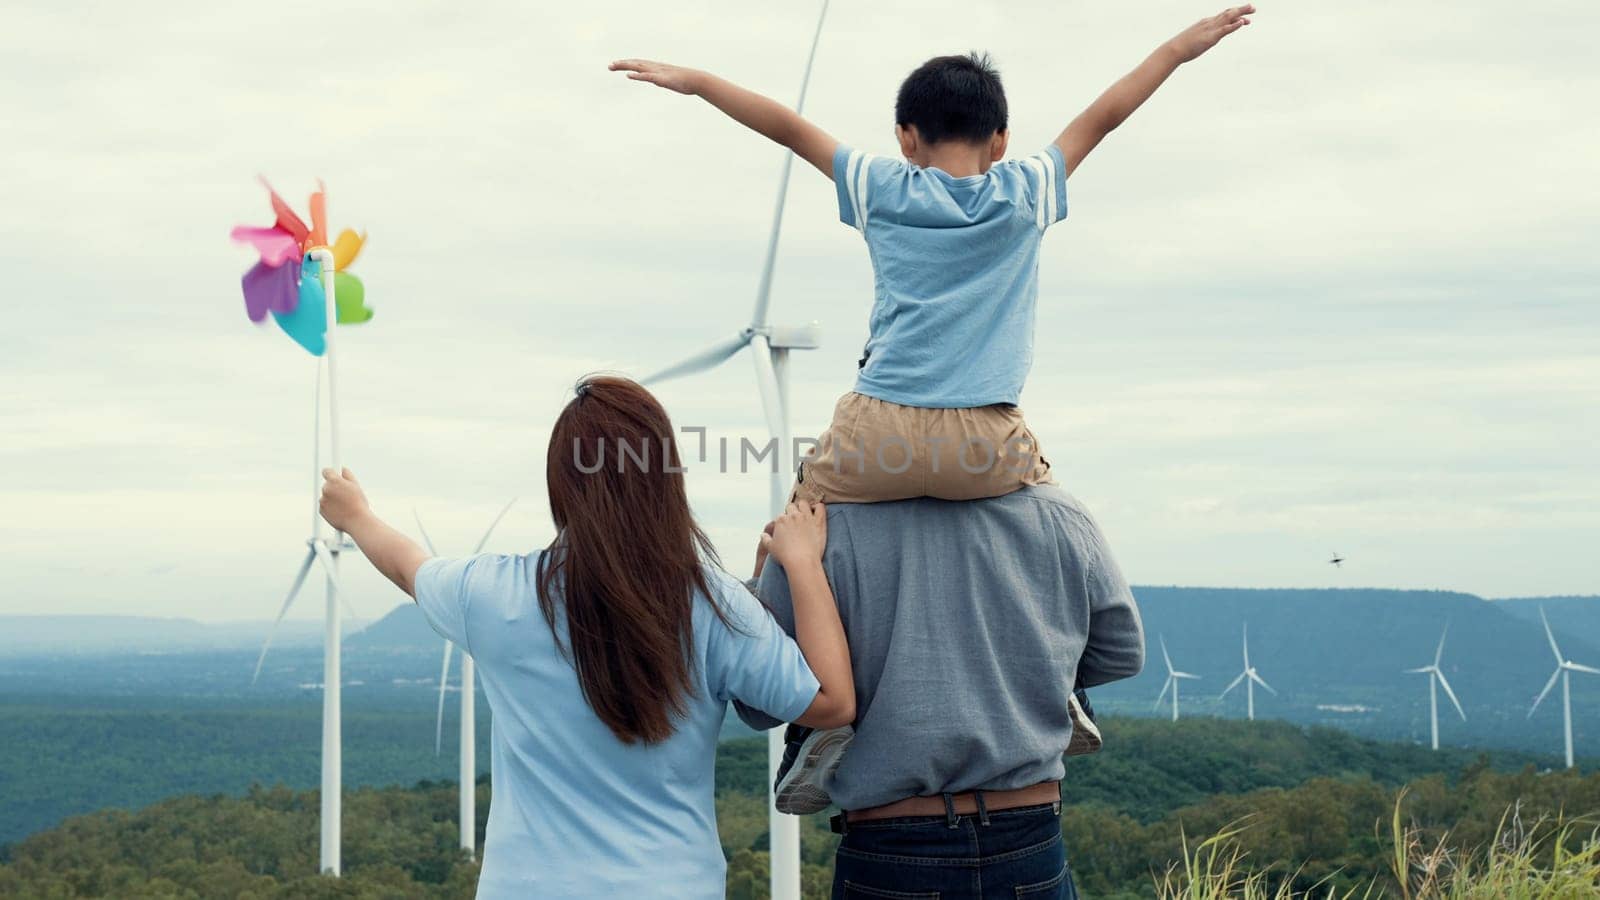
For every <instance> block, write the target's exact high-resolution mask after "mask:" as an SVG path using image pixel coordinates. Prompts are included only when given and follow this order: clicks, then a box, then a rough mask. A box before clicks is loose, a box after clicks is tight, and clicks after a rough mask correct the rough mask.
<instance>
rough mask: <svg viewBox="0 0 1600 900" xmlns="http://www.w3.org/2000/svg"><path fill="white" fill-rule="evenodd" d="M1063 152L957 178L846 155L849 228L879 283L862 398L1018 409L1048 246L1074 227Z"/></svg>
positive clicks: (839, 173) (843, 206) (844, 206)
mask: <svg viewBox="0 0 1600 900" xmlns="http://www.w3.org/2000/svg"><path fill="white" fill-rule="evenodd" d="M1066 168H1067V167H1066V161H1065V160H1064V159H1063V158H1062V156H1061V150H1060V149H1059V148H1057V147H1056V146H1055V145H1054V144H1051V145H1050V146H1049V147H1046V148H1045V150H1044V151H1043V152H1042V153H1038V154H1035V155H1034V156H1030V157H1028V158H1027V159H1018V160H1006V161H1004V162H999V163H995V164H994V165H993V166H991V167H990V168H989V171H987V172H985V173H983V174H982V175H969V176H965V177H960V178H958V177H956V176H954V175H951V174H949V173H947V172H945V171H943V170H941V169H924V168H920V167H918V166H914V165H912V164H910V163H907V162H904V161H902V160H897V159H887V158H884V157H877V156H873V155H871V154H868V153H861V152H859V151H856V150H851V149H850V148H848V147H845V146H840V147H839V148H838V150H837V151H835V152H834V155H833V181H834V185H835V186H836V187H837V188H838V193H839V219H840V220H841V221H843V222H844V223H845V224H846V225H850V226H853V227H855V228H857V229H859V230H860V231H861V234H862V235H863V236H864V237H865V238H866V241H867V251H868V252H869V253H870V254H871V256H872V273H873V280H874V282H875V290H874V297H873V301H872V315H871V318H870V320H869V323H868V325H869V329H870V331H869V336H868V338H867V349H866V355H865V361H864V363H863V365H862V368H861V372H860V374H859V375H857V377H856V390H857V391H858V392H860V393H863V394H866V395H867V396H869V397H877V398H878V399H879V400H887V401H889V402H890V403H898V404H900V405H902V406H921V407H931V408H947V409H948V408H969V407H974V406H988V405H990V404H992V403H1016V402H1017V401H1018V399H1019V398H1020V397H1021V396H1022V384H1023V382H1024V381H1026V380H1027V377H1028V369H1029V368H1030V367H1031V366H1032V365H1033V321H1034V307H1035V306H1036V305H1037V303H1038V299H1039V244H1040V242H1041V240H1042V239H1043V237H1044V232H1045V229H1046V228H1048V227H1050V225H1051V224H1052V223H1055V222H1059V221H1061V220H1062V219H1064V218H1066V216H1067V176H1066Z"/></svg>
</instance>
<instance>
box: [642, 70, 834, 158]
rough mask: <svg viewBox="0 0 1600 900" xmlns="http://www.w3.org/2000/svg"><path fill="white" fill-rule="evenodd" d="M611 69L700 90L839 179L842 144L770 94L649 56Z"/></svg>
mask: <svg viewBox="0 0 1600 900" xmlns="http://www.w3.org/2000/svg"><path fill="white" fill-rule="evenodd" d="M611 71H613V72H627V73H628V77H629V78H631V79H633V80H634V81H647V82H649V83H650V84H653V85H656V86H658V87H664V88H666V89H667V90H669V91H677V92H678V93H680V94H694V95H696V96H698V97H700V98H702V99H704V100H705V101H706V102H707V103H710V104H711V105H712V106H715V107H716V108H717V109H720V110H722V111H723V112H725V113H727V114H728V117H729V118H731V119H733V120H734V121H735V122H738V123H739V124H741V125H743V126H745V127H746V128H749V129H750V130H751V131H754V132H757V133H758V134H762V135H765V136H766V137H768V138H771V139H772V140H774V141H776V142H778V143H780V144H782V145H784V146H785V147H788V148H789V149H791V150H793V151H794V152H795V155H796V156H798V157H800V158H801V159H803V160H805V161H806V162H808V163H810V164H812V165H813V166H816V168H817V171H819V172H821V173H822V174H824V175H826V176H828V178H829V180H832V178H833V151H834V150H835V149H837V148H838V146H839V142H838V141H836V140H834V139H833V137H832V136H831V135H829V134H828V133H827V132H826V131H823V130H822V129H821V128H818V127H817V126H815V125H813V124H811V123H810V122H808V121H806V119H805V117H804V116H801V115H800V114H799V113H797V112H795V111H794V110H792V109H790V108H789V107H787V106H784V105H783V104H782V103H779V102H778V101H776V100H773V99H772V98H770V97H763V96H762V95H760V94H758V93H756V92H755V91H750V90H745V89H744V88H742V87H739V86H738V85H736V84H734V83H733V82H731V81H727V80H725V79H722V78H718V77H717V76H715V75H712V74H711V73H710V72H702V71H700V70H699V69H686V68H684V67H682V66H674V65H669V64H667V63H659V62H652V61H651V60H648V59H619V60H617V61H616V62H614V63H612V64H611Z"/></svg>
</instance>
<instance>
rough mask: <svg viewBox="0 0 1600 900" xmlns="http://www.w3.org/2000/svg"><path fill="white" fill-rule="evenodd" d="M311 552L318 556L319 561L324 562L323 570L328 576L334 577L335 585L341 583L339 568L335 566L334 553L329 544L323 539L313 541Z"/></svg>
mask: <svg viewBox="0 0 1600 900" xmlns="http://www.w3.org/2000/svg"><path fill="white" fill-rule="evenodd" d="M311 552H312V553H313V554H314V555H315V556H316V557H317V562H320V563H322V571H324V572H326V573H327V575H328V577H329V578H331V579H333V582H334V585H335V587H336V588H337V586H338V583H339V570H338V569H336V568H334V565H333V553H331V552H330V551H329V550H328V545H327V544H324V543H323V542H321V541H313V542H312V544H311Z"/></svg>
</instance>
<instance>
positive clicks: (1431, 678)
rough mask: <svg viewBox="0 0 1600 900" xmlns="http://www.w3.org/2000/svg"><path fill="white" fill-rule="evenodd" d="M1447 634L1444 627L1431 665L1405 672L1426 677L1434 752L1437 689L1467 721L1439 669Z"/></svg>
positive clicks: (1448, 630) (1447, 628) (1437, 719)
mask: <svg viewBox="0 0 1600 900" xmlns="http://www.w3.org/2000/svg"><path fill="white" fill-rule="evenodd" d="M1449 633H1450V626H1449V625H1445V626H1444V631H1443V632H1442V633H1441V634H1440V635H1439V646H1438V648H1437V649H1435V650H1434V651H1433V665H1431V666H1423V667H1421V668H1418V669H1407V670H1406V674H1408V675H1427V676H1428V714H1429V716H1430V718H1431V719H1432V721H1433V749H1435V750H1437V749H1439V688H1441V687H1442V688H1444V692H1445V695H1446V696H1448V697H1449V698H1450V702H1451V703H1452V704H1454V705H1455V708H1456V714H1457V715H1459V716H1460V717H1461V721H1463V722H1465V721H1466V720H1467V714H1466V712H1465V711H1464V710H1462V708H1461V701H1460V700H1457V699H1456V692H1455V691H1452V690H1450V682H1448V681H1446V680H1445V677H1444V670H1443V669H1441V668H1439V660H1440V659H1442V658H1443V657H1444V639H1445V635H1448V634H1449ZM1530 715H1531V714H1530Z"/></svg>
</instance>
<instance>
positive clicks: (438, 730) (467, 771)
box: [411, 497, 517, 857]
mask: <svg viewBox="0 0 1600 900" xmlns="http://www.w3.org/2000/svg"><path fill="white" fill-rule="evenodd" d="M516 502H517V500H516V498H515V497H513V498H511V501H510V502H508V503H507V504H506V505H505V506H504V507H502V508H501V510H500V514H499V515H498V516H495V517H494V521H493V522H490V523H489V528H488V530H486V531H484V533H483V537H482V538H480V539H479V540H478V546H476V547H474V548H472V554H473V555H474V556H476V555H478V554H479V553H482V552H483V547H484V545H485V544H487V543H489V536H490V535H492V534H494V529H495V527H496V526H498V525H499V524H500V520H501V519H504V518H505V517H506V513H508V512H510V511H511V506H512V504H514V503H516ZM411 515H412V517H413V518H415V519H416V520H417V531H419V532H421V533H422V543H423V544H425V545H426V546H427V548H428V552H429V553H431V554H433V555H434V556H438V555H439V552H438V551H437V550H435V549H433V538H431V537H429V536H428V529H427V528H425V527H423V525H422V516H420V515H418V514H417V511H416V510H412V511H411ZM454 648H455V645H454V644H452V643H450V642H449V641H445V642H444V664H443V665H442V666H440V667H439V712H438V715H437V717H436V718H435V719H434V723H433V755H435V756H438V755H439V753H440V752H441V751H442V750H443V748H444V694H445V688H446V687H448V686H449V683H450V653H451V651H452V650H453V649H454ZM460 748H461V760H460V768H459V770H458V772H459V776H458V777H459V778H460V782H461V783H460V785H459V789H460V796H461V802H460V804H459V806H458V813H457V815H458V817H459V821H460V827H461V849H463V850H465V851H467V852H468V853H470V854H472V855H473V856H474V857H476V856H477V855H478V680H477V672H476V671H475V669H474V666H473V664H472V657H470V656H468V655H467V653H466V651H465V650H463V651H462V652H461V740H460Z"/></svg>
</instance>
